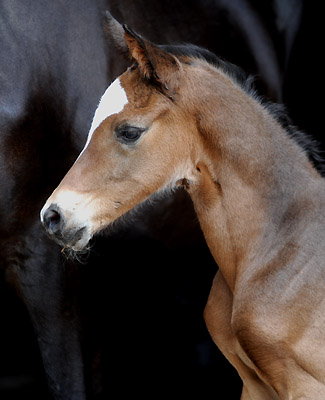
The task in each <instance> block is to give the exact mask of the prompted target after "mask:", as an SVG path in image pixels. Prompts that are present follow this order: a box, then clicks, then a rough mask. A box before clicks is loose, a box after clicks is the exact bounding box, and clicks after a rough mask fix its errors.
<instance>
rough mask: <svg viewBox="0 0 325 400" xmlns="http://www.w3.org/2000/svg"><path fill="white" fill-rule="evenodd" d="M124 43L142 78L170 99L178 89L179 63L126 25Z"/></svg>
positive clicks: (124, 26)
mask: <svg viewBox="0 0 325 400" xmlns="http://www.w3.org/2000/svg"><path fill="white" fill-rule="evenodd" d="M123 28H124V31H125V42H126V44H127V47H128V49H129V54H130V57H131V59H132V60H133V61H135V62H136V63H137V65H138V67H139V69H140V71H141V72H142V74H143V76H144V78H146V79H147V80H148V81H150V82H151V83H153V84H155V85H157V87H158V88H159V89H160V90H161V91H162V92H163V93H164V94H166V95H167V96H168V97H170V98H172V97H173V94H174V93H175V91H176V89H177V87H178V72H179V71H180V62H179V61H178V59H177V58H176V57H175V56H173V55H172V54H170V53H167V52H166V51H164V50H162V49H161V48H160V47H159V46H157V45H155V44H153V43H151V42H149V41H148V40H146V39H144V38H142V37H141V36H140V35H138V34H137V33H135V32H134V31H133V30H132V29H130V28H129V27H128V26H127V25H123Z"/></svg>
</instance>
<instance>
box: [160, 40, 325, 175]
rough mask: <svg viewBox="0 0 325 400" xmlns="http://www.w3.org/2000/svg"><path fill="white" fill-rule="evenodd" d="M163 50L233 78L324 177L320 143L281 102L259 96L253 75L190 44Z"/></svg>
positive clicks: (324, 168) (172, 46)
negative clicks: (261, 106)
mask: <svg viewBox="0 0 325 400" xmlns="http://www.w3.org/2000/svg"><path fill="white" fill-rule="evenodd" d="M161 48H162V49H164V50H165V51H167V52H169V53H171V54H173V55H175V56H176V57H182V56H183V57H189V58H198V59H201V60H204V61H206V62H208V63H209V64H212V65H213V66H215V67H217V68H218V69H221V71H223V72H224V73H225V74H226V75H228V76H229V77H231V78H232V79H234V80H235V81H236V82H237V83H238V84H239V85H240V87H241V88H242V89H244V90H245V92H246V93H248V94H249V95H251V96H254V97H255V98H258V99H259V101H260V102H261V103H262V104H263V105H264V106H265V107H266V108H267V109H268V111H269V112H270V113H271V114H272V116H273V117H274V118H275V119H276V120H277V121H278V122H279V123H280V124H281V126H282V127H283V128H284V129H285V130H286V132H287V133H288V135H289V136H290V137H291V138H292V139H293V140H295V142H296V143H297V144H298V145H299V146H300V147H302V149H303V150H304V152H305V153H306V155H307V156H308V158H309V160H310V161H311V162H312V164H313V165H314V167H315V168H316V169H317V170H318V171H319V173H320V174H321V175H322V176H324V177H325V164H324V159H323V157H322V151H321V150H320V145H319V143H318V141H317V140H316V139H314V138H313V137H312V136H311V135H309V134H307V133H305V132H303V131H301V130H299V129H298V128H297V127H296V126H295V125H294V124H293V123H292V120H291V118H290V117H289V115H288V112H287V110H286V108H285V106H284V105H283V104H278V103H274V102H271V101H268V100H266V99H265V98H263V97H261V96H259V95H258V94H257V92H256V88H255V86H254V77H253V76H252V75H250V74H247V73H246V72H245V71H244V70H243V69H242V68H240V67H239V66H237V65H235V64H232V63H231V62H228V61H225V60H223V59H222V58H220V57H218V56H216V55H215V54H214V53H212V52H211V51H209V50H207V49H204V48H202V47H199V46H196V45H192V44H177V45H164V46H161Z"/></svg>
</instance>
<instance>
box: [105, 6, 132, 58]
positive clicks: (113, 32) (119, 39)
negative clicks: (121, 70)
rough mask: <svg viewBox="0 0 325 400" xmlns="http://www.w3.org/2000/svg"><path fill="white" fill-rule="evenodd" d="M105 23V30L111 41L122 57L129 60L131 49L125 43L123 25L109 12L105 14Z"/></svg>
mask: <svg viewBox="0 0 325 400" xmlns="http://www.w3.org/2000/svg"><path fill="white" fill-rule="evenodd" d="M105 22H106V23H105V30H106V33H107V37H108V39H109V41H110V42H111V43H112V44H113V46H114V47H116V48H117V50H118V51H119V52H120V53H121V54H122V55H124V56H125V57H126V58H129V48H128V46H127V44H126V41H125V37H124V34H125V32H124V29H123V27H122V25H121V24H120V23H119V22H118V21H116V19H115V18H114V17H113V16H112V15H111V14H110V13H109V12H108V11H106V13H105Z"/></svg>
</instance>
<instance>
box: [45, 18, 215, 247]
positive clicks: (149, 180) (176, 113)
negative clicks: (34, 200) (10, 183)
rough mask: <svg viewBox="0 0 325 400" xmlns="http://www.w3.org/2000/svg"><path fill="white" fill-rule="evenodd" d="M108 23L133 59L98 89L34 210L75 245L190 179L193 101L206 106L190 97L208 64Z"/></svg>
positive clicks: (195, 153)
mask: <svg viewBox="0 0 325 400" xmlns="http://www.w3.org/2000/svg"><path fill="white" fill-rule="evenodd" d="M109 29H110V31H111V33H113V36H114V38H115V41H117V42H118V44H119V47H120V48H122V50H123V51H127V52H128V53H129V55H130V58H131V60H132V65H131V66H130V67H129V68H128V70H127V71H126V72H125V73H124V74H123V75H121V76H120V77H119V78H118V79H116V80H115V81H114V82H113V83H112V84H111V85H110V86H109V87H108V89H107V90H106V92H105V93H104V95H103V97H102V99H101V101H100V103H99V106H98V108H97V110H96V113H95V116H94V119H93V122H92V125H91V128H90V132H89V136H88V140H87V143H86V145H85V148H84V149H83V151H82V152H81V154H80V156H79V158H78V159H77V161H76V162H75V164H74V165H73V167H72V168H71V169H70V171H69V172H68V173H67V175H66V176H65V178H64V179H63V180H62V182H61V184H60V185H59V186H58V188H57V189H56V190H55V191H54V193H53V194H52V195H51V196H50V198H49V199H48V200H47V202H46V204H45V206H44V207H43V209H42V211H41V220H42V222H43V224H44V225H45V227H46V229H47V230H48V232H49V233H50V235H52V236H53V238H54V239H56V240H57V241H58V242H59V243H60V244H61V245H64V246H67V247H71V248H73V249H75V250H81V249H82V248H84V247H85V246H86V245H87V243H88V241H89V239H90V238H91V237H92V236H93V235H94V233H95V232H97V231H99V230H101V229H102V228H104V227H105V226H107V225H109V224H110V223H111V222H113V221H114V220H116V219H117V218H118V217H119V216H121V215H122V214H124V213H125V212H127V211H128V210H130V209H132V208H133V207H134V206H135V205H137V204H138V203H140V202H142V201H143V200H145V199H147V198H148V197H149V196H150V195H152V194H153V193H155V192H157V191H160V190H164V189H166V188H172V187H175V186H177V185H179V184H186V182H194V181H195V179H196V176H197V175H198V171H197V170H196V166H197V163H198V162H199V161H200V158H201V157H202V154H200V151H199V149H200V146H198V141H200V138H199V136H198V135H196V132H197V125H198V119H200V116H199V114H198V106H197V104H196V103H200V107H208V106H209V105H208V103H207V104H204V101H202V100H201V101H200V102H198V101H197V99H198V98H199V97H200V93H201V91H203V90H206V88H207V85H206V82H204V80H205V79H206V76H207V74H209V73H210V71H209V69H210V68H212V67H210V66H209V64H208V63H207V62H206V61H203V60H201V59H200V58H199V57H189V56H188V55H186V54H185V53H186V52H185V51H184V48H183V47H179V48H177V50H176V51H175V50H174V51H173V53H171V52H170V51H168V50H166V48H162V47H160V46H157V45H154V44H152V43H150V42H149V41H147V40H145V39H143V38H142V37H140V36H139V35H137V34H136V33H134V32H133V31H131V30H130V29H128V28H127V27H125V26H124V28H122V26H121V25H119V24H118V23H117V22H116V21H115V20H113V19H111V20H110V22H109ZM193 49H194V50H193ZM195 53H197V55H198V56H199V51H198V49H196V48H192V50H191V54H192V55H193V54H194V56H195V55H196V54H195ZM206 55H207V57H205V58H208V57H209V56H211V57H212V55H209V53H208V52H206ZM206 111H207V110H206Z"/></svg>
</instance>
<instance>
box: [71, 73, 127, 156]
mask: <svg viewBox="0 0 325 400" xmlns="http://www.w3.org/2000/svg"><path fill="white" fill-rule="evenodd" d="M126 104H128V98H127V96H126V93H125V90H124V89H123V88H122V86H121V82H120V80H119V79H118V78H117V79H115V81H114V82H113V83H112V84H111V85H110V86H109V87H108V88H107V89H106V91H105V93H104V94H103V96H102V98H101V99H100V102H99V104H98V107H97V110H96V111H95V115H94V118H93V121H92V123H91V127H90V130H89V133H88V138H87V142H86V144H85V147H84V148H83V150H82V152H81V153H80V155H79V157H80V156H81V154H82V153H83V152H84V151H85V150H86V148H87V146H88V144H89V142H90V141H91V138H92V136H93V134H94V132H95V130H96V129H97V128H98V127H99V126H100V124H101V123H102V122H103V121H104V120H105V119H106V118H108V117H110V116H111V115H113V114H118V113H119V112H121V111H122V110H123V109H124V107H125V105H126ZM79 157H78V158H79Z"/></svg>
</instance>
